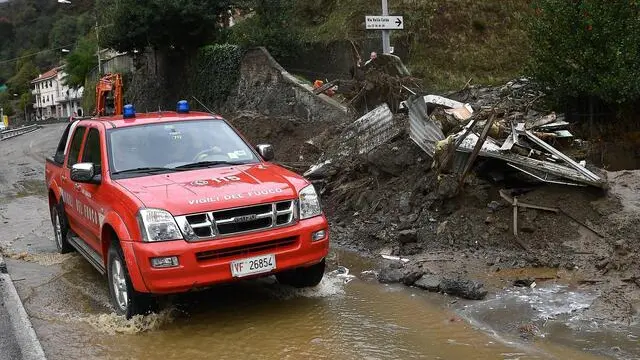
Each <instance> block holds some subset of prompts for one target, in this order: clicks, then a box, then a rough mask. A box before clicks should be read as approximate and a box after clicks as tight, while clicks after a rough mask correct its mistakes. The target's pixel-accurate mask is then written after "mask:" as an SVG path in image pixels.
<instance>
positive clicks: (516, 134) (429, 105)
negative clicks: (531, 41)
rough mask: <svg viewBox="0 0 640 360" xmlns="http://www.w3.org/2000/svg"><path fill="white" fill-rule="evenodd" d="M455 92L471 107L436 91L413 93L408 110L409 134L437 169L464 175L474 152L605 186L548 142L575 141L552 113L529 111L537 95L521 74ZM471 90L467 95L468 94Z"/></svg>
mask: <svg viewBox="0 0 640 360" xmlns="http://www.w3.org/2000/svg"><path fill="white" fill-rule="evenodd" d="M462 93H465V95H463V94H456V97H462V98H465V99H466V100H469V99H470V98H471V99H475V100H476V101H477V102H475V103H474V105H473V106H472V105H471V104H469V103H463V102H459V101H456V100H452V99H448V98H445V97H441V96H435V95H427V96H424V97H421V96H420V97H418V96H414V97H412V98H411V99H409V100H407V101H406V102H404V103H403V104H402V106H403V107H404V108H407V109H408V112H409V118H410V136H411V139H412V140H413V141H414V142H416V144H418V146H420V148H422V149H423V150H424V151H425V152H426V153H427V154H428V155H429V156H430V157H431V158H432V159H434V163H433V166H434V168H435V169H436V170H437V171H438V172H439V173H455V174H457V175H459V176H460V177H461V179H464V177H465V176H466V175H467V173H468V172H469V170H470V169H471V167H472V165H474V162H475V160H476V158H477V157H478V156H480V157H483V158H486V159H494V160H497V161H499V162H501V163H503V164H505V165H506V166H508V167H510V168H512V169H514V170H517V171H519V172H521V173H523V174H525V175H527V176H529V177H530V178H532V179H535V180H538V181H542V182H547V183H556V184H563V185H578V186H586V185H590V186H595V187H600V188H604V187H605V182H604V180H603V179H602V178H601V176H599V175H598V174H596V173H595V172H594V171H592V170H589V169H587V167H586V164H585V163H584V162H581V163H579V162H577V161H575V160H573V159H572V158H571V157H569V156H567V155H566V154H565V153H563V152H562V151H560V150H558V149H557V148H556V147H554V146H553V145H558V146H561V147H566V148H569V147H571V146H572V145H573V144H574V143H576V144H582V142H581V141H579V140H577V141H571V140H570V139H571V138H573V135H572V134H571V133H570V132H569V131H568V130H567V128H568V126H569V125H570V124H569V123H568V122H566V121H564V119H563V116H562V115H557V114H556V113H555V112H550V113H546V114H545V113H540V112H538V111H536V110H533V105H534V104H535V102H536V101H538V100H539V99H541V98H542V94H540V93H538V92H537V91H534V90H531V89H530V86H529V85H528V82H527V81H526V79H522V80H520V82H510V83H508V84H507V85H505V86H504V87H501V88H493V89H478V90H475V91H474V89H471V90H464V91H463V92H462ZM469 94H471V95H469Z"/></svg>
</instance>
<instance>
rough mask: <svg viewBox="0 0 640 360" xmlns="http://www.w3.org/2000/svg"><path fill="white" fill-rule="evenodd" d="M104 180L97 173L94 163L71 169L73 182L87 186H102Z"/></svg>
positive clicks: (76, 165) (81, 164) (82, 164)
mask: <svg viewBox="0 0 640 360" xmlns="http://www.w3.org/2000/svg"><path fill="white" fill-rule="evenodd" d="M101 180H102V178H101V176H100V174H96V173H95V166H94V165H93V163H78V164H74V165H73V166H72V167H71V181H75V182H79V183H87V184H100V182H101Z"/></svg>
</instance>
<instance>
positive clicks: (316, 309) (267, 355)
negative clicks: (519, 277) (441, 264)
mask: <svg viewBox="0 0 640 360" xmlns="http://www.w3.org/2000/svg"><path fill="white" fill-rule="evenodd" d="M338 255H339V256H338ZM30 260H31V261H30V262H19V261H16V260H13V261H12V262H11V264H10V265H11V267H12V269H13V270H14V271H13V276H14V278H19V277H21V278H22V279H18V280H19V281H17V282H16V285H17V286H18V288H19V292H20V293H21V296H22V297H23V299H24V300H25V305H26V307H27V310H28V312H29V313H30V315H31V316H32V320H33V323H34V326H35V328H36V331H37V333H38V335H39V337H40V338H41V342H42V344H43V347H44V348H45V351H46V353H47V356H48V358H49V359H51V360H56V359H80V358H83V359H84V358H91V359H244V358H250V359H345V360H346V359H513V360H515V359H592V358H593V359H596V358H598V357H597V356H596V355H593V354H590V353H588V352H584V351H582V350H581V349H580V348H579V347H575V346H566V345H565V344H563V343H562V342H554V341H552V339H550V338H548V337H547V338H539V339H538V340H536V341H523V340H522V339H520V338H519V337H518V333H517V331H515V332H514V331H511V330H510V329H506V330H505V331H502V332H497V331H495V330H494V329H493V328H491V327H490V326H488V325H487V323H486V322H482V318H483V316H486V314H495V316H499V317H504V318H505V320H506V319H508V318H509V317H510V316H509V314H508V313H507V314H505V312H504V311H501V312H494V311H492V310H491V309H489V308H488V307H482V306H481V304H482V303H478V302H469V303H462V302H458V301H456V300H455V299H453V298H450V297H446V296H442V295H437V294H429V293H425V292H422V291H420V290H417V289H409V288H405V287H403V286H400V285H397V286H388V285H380V284H378V283H377V281H375V278H374V275H373V274H372V273H371V272H370V271H369V270H371V269H372V268H373V265H372V264H371V263H370V262H369V261H367V260H365V259H362V258H360V257H359V256H357V255H354V254H351V253H346V252H335V251H334V252H333V253H332V259H331V264H332V265H331V266H330V269H329V272H328V273H327V274H326V276H325V279H324V280H323V281H322V283H321V284H320V285H319V286H318V287H317V288H314V289H304V290H297V289H292V288H290V287H286V286H282V285H280V284H278V283H276V282H275V280H273V279H271V278H267V279H262V280H254V281H246V282H241V283H237V284H232V285H225V286H220V287H216V288H213V289H211V290H207V291H202V292H198V293H191V294H187V295H182V296H176V297H173V298H170V299H165V304H163V306H164V309H163V310H162V312H161V313H160V314H154V315H150V316H145V317H137V318H134V319H132V320H129V321H127V320H125V319H123V318H122V317H118V316H116V315H114V314H113V313H112V312H111V310H110V308H109V305H108V298H107V290H106V283H105V281H104V279H103V278H102V277H101V276H100V275H99V274H97V272H95V271H94V270H93V269H92V268H91V266H90V265H88V264H87V263H86V261H84V260H83V259H82V258H80V257H79V256H78V255H71V256H67V257H66V258H63V259H58V260H59V261H57V262H60V263H61V264H56V262H51V261H45V262H38V259H37V256H36V257H33V258H31V259H30ZM43 264H46V265H43ZM338 266H345V267H346V268H348V274H345V268H338ZM332 269H338V270H333V271H331V270H332ZM489 304H491V303H489ZM494 305H495V304H493V305H491V306H494ZM483 314H484V315H483ZM514 317H515V316H514Z"/></svg>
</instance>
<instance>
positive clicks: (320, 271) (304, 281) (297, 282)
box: [276, 259, 325, 288]
mask: <svg viewBox="0 0 640 360" xmlns="http://www.w3.org/2000/svg"><path fill="white" fill-rule="evenodd" d="M324 268H325V260H324V259H322V261H320V262H319V263H317V264H315V265H312V266H309V267H300V268H296V269H293V270H287V271H283V272H281V273H277V274H276V279H278V282H279V283H281V284H285V285H290V286H293V287H295V288H306V287H314V286H317V285H318V284H320V281H322V277H323V276H324Z"/></svg>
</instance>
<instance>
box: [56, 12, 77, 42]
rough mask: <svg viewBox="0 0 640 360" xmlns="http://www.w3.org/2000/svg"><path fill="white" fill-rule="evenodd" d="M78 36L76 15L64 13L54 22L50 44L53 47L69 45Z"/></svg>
mask: <svg viewBox="0 0 640 360" xmlns="http://www.w3.org/2000/svg"><path fill="white" fill-rule="evenodd" d="M78 36H79V34H78V20H77V19H76V17H74V16H70V15H64V16H62V17H60V18H59V19H58V20H57V21H56V22H55V23H54V24H53V28H52V29H51V32H50V33H49V45H50V46H51V47H53V48H60V47H65V46H69V45H70V44H73V43H74V42H75V41H76V40H77V39H78Z"/></svg>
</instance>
